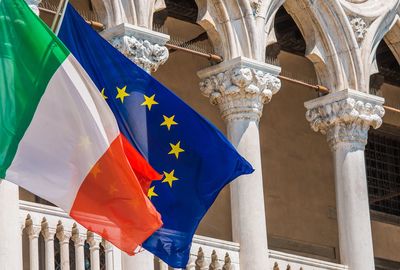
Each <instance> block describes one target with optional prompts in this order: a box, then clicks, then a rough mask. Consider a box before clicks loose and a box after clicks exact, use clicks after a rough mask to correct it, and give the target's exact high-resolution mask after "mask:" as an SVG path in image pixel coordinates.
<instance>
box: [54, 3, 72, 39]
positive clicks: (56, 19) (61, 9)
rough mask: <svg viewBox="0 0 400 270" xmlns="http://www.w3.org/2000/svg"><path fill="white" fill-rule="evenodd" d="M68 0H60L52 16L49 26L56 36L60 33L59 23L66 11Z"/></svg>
mask: <svg viewBox="0 0 400 270" xmlns="http://www.w3.org/2000/svg"><path fill="white" fill-rule="evenodd" d="M68 2H69V0H60V3H59V4H58V7H57V12H56V14H55V15H54V20H53V23H52V24H51V30H52V31H53V32H54V33H55V34H56V35H57V34H58V32H59V31H60V27H61V23H62V21H63V19H64V15H65V11H66V9H67V5H68Z"/></svg>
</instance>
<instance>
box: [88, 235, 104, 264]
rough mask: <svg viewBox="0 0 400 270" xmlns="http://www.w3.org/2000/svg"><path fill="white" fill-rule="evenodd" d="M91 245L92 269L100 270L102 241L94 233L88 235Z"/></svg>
mask: <svg viewBox="0 0 400 270" xmlns="http://www.w3.org/2000/svg"><path fill="white" fill-rule="evenodd" d="M87 241H88V243H89V245H90V248H89V250H90V269H91V270H100V243H101V239H99V238H97V237H96V236H95V235H94V234H93V233H91V232H89V233H88V239H87Z"/></svg>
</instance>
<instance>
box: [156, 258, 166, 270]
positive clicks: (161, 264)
mask: <svg viewBox="0 0 400 270" xmlns="http://www.w3.org/2000/svg"><path fill="white" fill-rule="evenodd" d="M157 261H158V269H160V270H168V264H166V263H165V262H164V261H163V260H161V259H160V258H157Z"/></svg>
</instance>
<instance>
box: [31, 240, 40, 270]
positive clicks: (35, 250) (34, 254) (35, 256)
mask: <svg viewBox="0 0 400 270" xmlns="http://www.w3.org/2000/svg"><path fill="white" fill-rule="evenodd" d="M38 239H39V235H30V236H29V266H30V270H39V241H38Z"/></svg>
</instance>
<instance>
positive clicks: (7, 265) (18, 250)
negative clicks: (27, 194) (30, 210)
mask: <svg viewBox="0 0 400 270" xmlns="http://www.w3.org/2000/svg"><path fill="white" fill-rule="evenodd" d="M18 196H19V193H18V186H17V185H15V184H13V183H10V182H7V181H3V180H0V262H1V263H0V270H9V269H22V239H21V224H20V221H19V198H18Z"/></svg>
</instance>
